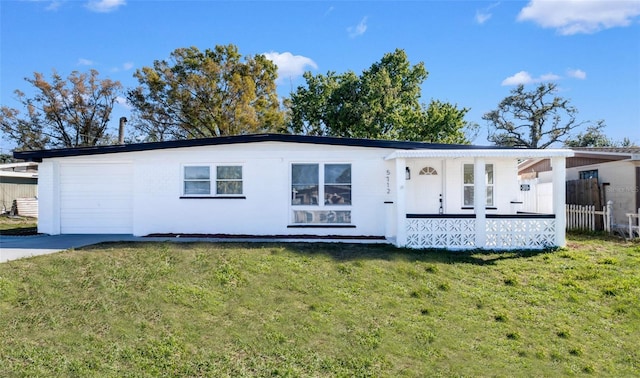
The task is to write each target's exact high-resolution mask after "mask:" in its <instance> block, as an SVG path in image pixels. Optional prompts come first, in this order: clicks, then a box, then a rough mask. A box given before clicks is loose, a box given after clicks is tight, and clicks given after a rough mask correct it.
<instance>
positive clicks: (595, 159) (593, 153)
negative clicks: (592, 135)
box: [518, 147, 640, 174]
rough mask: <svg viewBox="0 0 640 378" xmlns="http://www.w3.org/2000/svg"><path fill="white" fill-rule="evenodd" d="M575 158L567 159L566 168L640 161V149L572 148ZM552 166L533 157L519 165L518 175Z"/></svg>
mask: <svg viewBox="0 0 640 378" xmlns="http://www.w3.org/2000/svg"><path fill="white" fill-rule="evenodd" d="M570 149H571V150H573V151H574V152H575V154H574V156H572V157H569V158H568V159H567V163H566V167H567V168H573V167H582V166H585V165H593V164H603V163H610V162H614V161H620V160H627V161H634V160H640V147H572V148H570ZM550 170H551V165H550V164H549V162H548V161H546V159H545V158H535V157H532V158H530V159H527V160H525V161H523V162H522V163H520V164H519V165H518V173H519V174H522V173H527V172H544V171H550Z"/></svg>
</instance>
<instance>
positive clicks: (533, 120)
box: [482, 83, 588, 148]
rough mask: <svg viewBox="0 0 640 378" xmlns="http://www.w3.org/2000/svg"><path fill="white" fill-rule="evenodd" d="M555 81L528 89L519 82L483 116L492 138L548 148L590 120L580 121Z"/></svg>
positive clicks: (502, 143)
mask: <svg viewBox="0 0 640 378" xmlns="http://www.w3.org/2000/svg"><path fill="white" fill-rule="evenodd" d="M557 91H558V89H557V85H556V84H554V83H547V84H540V85H539V86H537V87H536V89H535V90H532V91H525V89H524V85H519V86H518V87H517V88H515V89H513V90H512V91H511V95H509V96H507V97H506V98H505V99H503V100H502V101H501V102H500V104H498V108H497V109H495V110H492V111H490V112H488V113H486V114H485V115H483V116H482V119H484V120H486V121H488V122H489V125H490V128H491V129H490V130H489V141H490V142H492V143H494V144H495V145H498V146H511V147H527V148H547V147H549V146H551V145H552V144H554V143H564V142H566V141H567V140H568V139H569V138H570V137H571V135H572V132H573V130H574V129H576V128H579V127H582V126H584V125H585V124H586V123H588V121H584V122H578V121H577V120H576V115H577V113H578V111H577V109H576V108H575V107H573V106H571V105H570V102H569V100H567V99H565V98H562V97H559V96H556V92H557Z"/></svg>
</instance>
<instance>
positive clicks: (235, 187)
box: [182, 165, 243, 197]
mask: <svg viewBox="0 0 640 378" xmlns="http://www.w3.org/2000/svg"><path fill="white" fill-rule="evenodd" d="M212 173H213V174H214V175H212ZM212 183H213V185H212ZM242 193H243V188H242V166H241V165H188V166H184V168H183V185H182V194H183V195H184V196H187V197H191V196H193V197H207V196H241V195H242Z"/></svg>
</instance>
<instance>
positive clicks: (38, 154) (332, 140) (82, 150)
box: [13, 134, 500, 162]
mask: <svg viewBox="0 0 640 378" xmlns="http://www.w3.org/2000/svg"><path fill="white" fill-rule="evenodd" d="M255 142H285V143H306V144H320V145H332V146H349V147H373V148H389V149H395V150H417V149H434V150H435V149H437V150H444V149H465V150H467V149H499V148H500V147H481V146H471V145H461V144H441V143H423V142H403V141H391V140H374V139H353V138H336V137H325V136H307V135H291V134H250V135H234V136H226V137H216V138H203V139H186V140H172V141H167V142H152V143H135V144H124V145H113V146H95V147H78V148H61V149H53V150H39V151H18V152H14V153H13V157H14V158H16V159H24V160H27V161H38V162H41V161H42V159H46V158H56V157H68V156H87V155H104V154H114V153H119V152H138V151H150V150H162V149H169V148H184V147H201V146H217V145H225V144H242V143H255Z"/></svg>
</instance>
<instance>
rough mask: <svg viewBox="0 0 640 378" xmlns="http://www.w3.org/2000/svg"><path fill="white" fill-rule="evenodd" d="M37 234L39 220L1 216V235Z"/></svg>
mask: <svg viewBox="0 0 640 378" xmlns="http://www.w3.org/2000/svg"><path fill="white" fill-rule="evenodd" d="M37 233H38V219H37V218H31V217H22V216H12V215H5V214H3V215H0V235H34V234H37Z"/></svg>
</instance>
